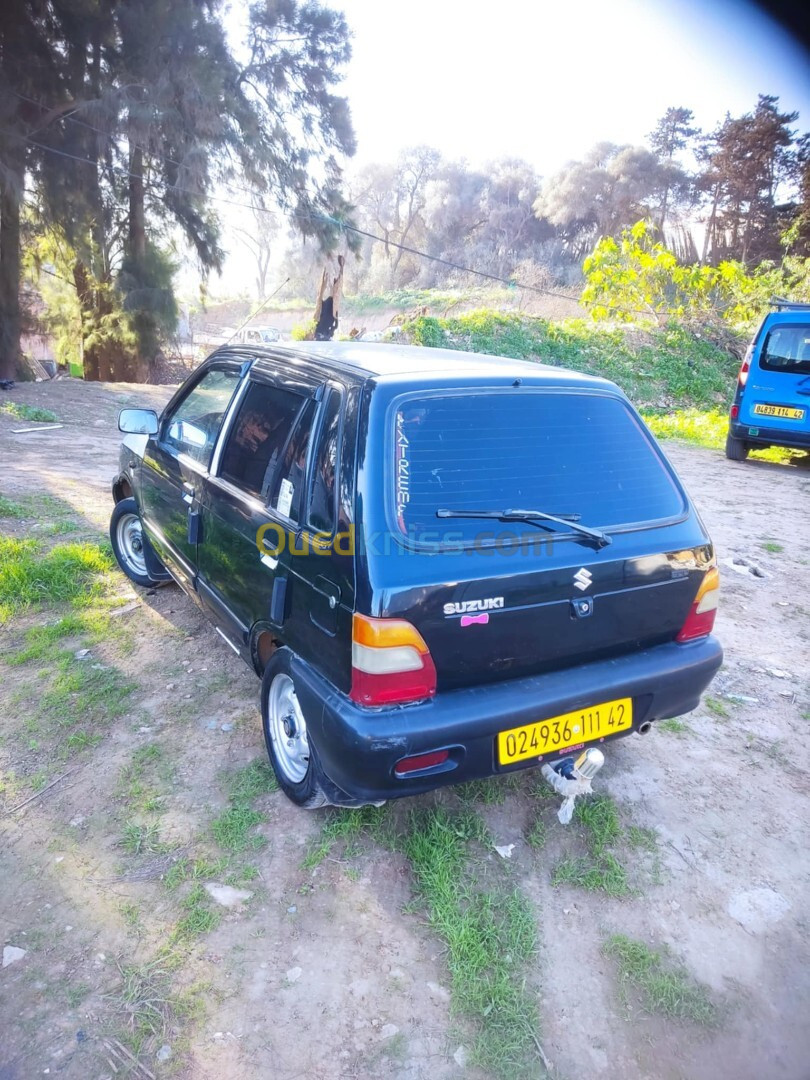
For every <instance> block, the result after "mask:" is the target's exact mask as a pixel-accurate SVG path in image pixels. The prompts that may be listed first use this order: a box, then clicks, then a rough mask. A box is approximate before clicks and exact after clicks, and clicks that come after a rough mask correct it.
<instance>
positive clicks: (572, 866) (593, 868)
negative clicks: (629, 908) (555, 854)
mask: <svg viewBox="0 0 810 1080" xmlns="http://www.w3.org/2000/svg"><path fill="white" fill-rule="evenodd" d="M551 884H552V885H576V886H577V888H579V889H585V890H587V891H588V892H603V893H607V895H608V896H628V895H629V894H630V891H631V890H630V885H629V883H628V880H627V871H626V870H625V868H624V867H623V866H622V864H621V863H620V862H619V860H618V859H617V858H616V856H615V855H614V854H613V853H612V852H610V851H603V852H602V853H601V854H599V855H596V856H578V857H574V856H566V858H564V859H562V860H561V861H560V862H559V863H558V864H557V866H555V868H554V873H553V874H552V877H551Z"/></svg>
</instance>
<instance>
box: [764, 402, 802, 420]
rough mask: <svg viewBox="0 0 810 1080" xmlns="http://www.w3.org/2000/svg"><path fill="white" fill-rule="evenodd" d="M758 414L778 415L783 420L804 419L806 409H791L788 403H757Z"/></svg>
mask: <svg viewBox="0 0 810 1080" xmlns="http://www.w3.org/2000/svg"><path fill="white" fill-rule="evenodd" d="M754 412H755V413H756V414H757V416H778V417H780V419H782V420H804V409H790V408H788V406H787V405H755V406H754Z"/></svg>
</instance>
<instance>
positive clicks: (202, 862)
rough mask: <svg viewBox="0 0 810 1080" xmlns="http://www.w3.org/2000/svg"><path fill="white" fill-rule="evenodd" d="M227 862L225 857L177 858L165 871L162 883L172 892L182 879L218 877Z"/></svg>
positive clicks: (181, 882)
mask: <svg viewBox="0 0 810 1080" xmlns="http://www.w3.org/2000/svg"><path fill="white" fill-rule="evenodd" d="M227 864H228V860H227V859H224V858H223V859H214V860H211V859H203V858H198V859H178V860H177V862H176V863H174V864H173V865H172V866H171V867H170V868H169V869H168V870H167V871H166V874H165V876H164V878H163V884H164V885H165V886H166V888H167V889H168V890H169V891H170V892H173V891H174V890H175V889H177V888H179V887H180V885H182V884H183V882H184V881H199V880H200V879H201V878H211V879H214V878H218V877H220V875H221V874H222V872H223V870H225V868H226V866H227Z"/></svg>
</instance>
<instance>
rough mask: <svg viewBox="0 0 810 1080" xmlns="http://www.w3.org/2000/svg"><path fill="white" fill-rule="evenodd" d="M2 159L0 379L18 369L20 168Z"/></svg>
mask: <svg viewBox="0 0 810 1080" xmlns="http://www.w3.org/2000/svg"><path fill="white" fill-rule="evenodd" d="M15 165H16V166H18V163H17V162H13V163H12V161H11V160H10V155H8V156H7V157H6V162H5V166H6V177H5V180H4V183H3V186H2V190H0V378H3V379H13V378H14V377H15V376H16V375H17V374H18V368H19V366H20V360H21V353H20V332H21V329H22V322H21V316H20V195H21V192H22V169H19V172H18V171H17V169H16V168H15Z"/></svg>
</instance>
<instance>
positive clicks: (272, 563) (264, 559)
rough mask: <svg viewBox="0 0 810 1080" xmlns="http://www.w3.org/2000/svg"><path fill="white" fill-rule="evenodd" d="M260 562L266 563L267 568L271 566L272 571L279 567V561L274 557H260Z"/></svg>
mask: <svg viewBox="0 0 810 1080" xmlns="http://www.w3.org/2000/svg"><path fill="white" fill-rule="evenodd" d="M259 562H261V563H264V565H265V566H269V567H270V569H271V570H275V568H276V567H277V566H278V559H275V558H273V556H272V555H260V556H259Z"/></svg>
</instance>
